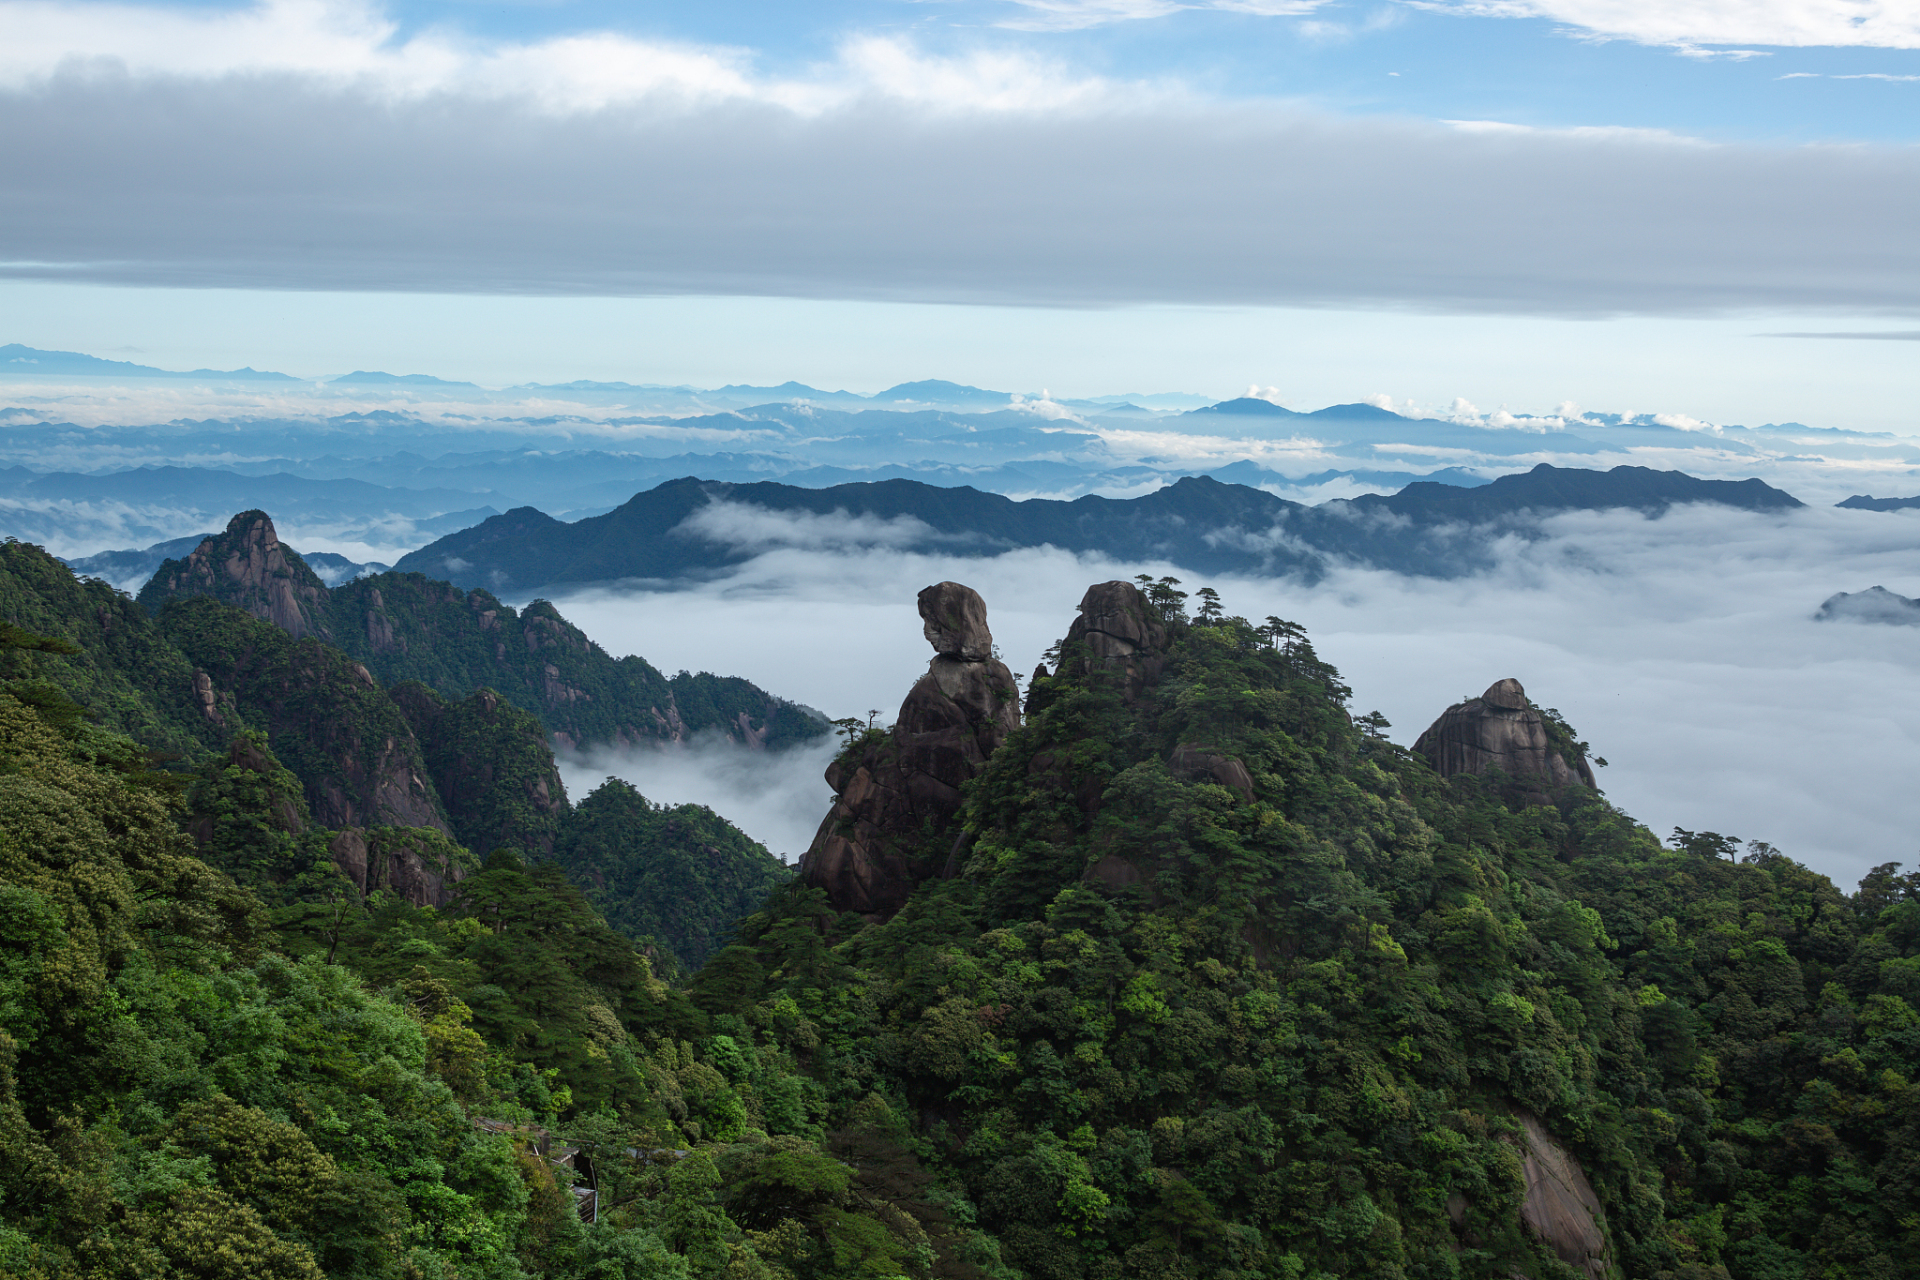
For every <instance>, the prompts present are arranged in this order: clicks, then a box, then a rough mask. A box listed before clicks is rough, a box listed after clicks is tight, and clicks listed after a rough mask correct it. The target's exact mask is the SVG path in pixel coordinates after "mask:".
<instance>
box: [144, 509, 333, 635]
mask: <svg viewBox="0 0 1920 1280" xmlns="http://www.w3.org/2000/svg"><path fill="white" fill-rule="evenodd" d="M179 596H212V597H213V598H214V599H216V600H219V601H222V602H224V603H226V604H231V605H235V606H237V607H239V608H241V609H245V610H246V611H247V612H248V613H250V614H252V615H253V616H254V617H256V618H259V619H260V620H261V621H263V622H271V623H273V625H275V626H276V627H279V628H280V629H281V630H282V631H285V632H286V633H287V634H288V635H290V636H292V637H293V638H294V639H296V640H298V639H300V638H301V637H302V636H314V637H317V638H318V639H321V640H325V639H329V638H330V637H329V634H328V627H327V621H326V614H327V584H326V583H324V582H322V581H321V580H320V575H318V574H316V573H315V572H314V571H313V570H312V569H309V568H308V567H307V563H306V561H304V560H302V559H301V558H300V556H299V553H297V552H295V551H294V550H293V549H292V548H291V547H288V546H286V545H285V544H284V543H282V542H281V541H280V536H279V534H277V533H275V532H274V528H273V520H272V519H271V518H270V517H269V516H268V515H267V513H266V512H264V511H242V512H241V513H240V514H239V515H237V516H235V517H234V518H233V519H232V520H229V521H228V522H227V529H226V532H225V533H221V534H217V535H215V536H214V537H211V538H208V539H207V540H206V541H205V542H202V543H201V544H200V545H199V546H197V547H195V548H194V549H193V550H192V551H191V552H189V553H188V555H187V557H186V558H185V559H184V560H169V561H167V562H166V563H164V564H162V565H161V566H160V568H159V570H158V571H156V572H155V573H154V575H153V577H152V579H151V580H150V581H148V583H147V585H146V586H145V587H142V588H141V590H140V597H139V598H140V603H141V604H143V605H145V606H147V608H149V609H157V608H158V607H159V606H160V605H161V604H163V603H164V602H166V601H167V600H170V599H174V598H176V597H179Z"/></svg>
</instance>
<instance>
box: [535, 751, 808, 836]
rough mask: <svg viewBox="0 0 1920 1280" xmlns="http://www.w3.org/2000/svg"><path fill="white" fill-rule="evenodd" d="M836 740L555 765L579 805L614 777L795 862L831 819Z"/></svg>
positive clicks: (563, 758) (601, 757) (596, 756)
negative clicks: (718, 821) (703, 810)
mask: <svg viewBox="0 0 1920 1280" xmlns="http://www.w3.org/2000/svg"><path fill="white" fill-rule="evenodd" d="M837 745H838V743H837V741H836V740H833V739H829V740H828V741H826V742H823V743H819V744H817V745H815V746H812V747H800V748H796V749H793V750H790V751H750V750H748V749H746V748H744V747H741V746H739V745H737V744H735V743H732V742H730V741H728V740H726V739H706V738H699V739H695V740H694V741H693V742H690V743H686V744H684V745H680V746H673V747H636V748H634V749H633V750H630V751H614V750H596V751H588V752H582V753H578V754H573V753H564V752H563V753H561V754H560V755H559V757H558V758H557V760H556V763H557V764H558V765H559V766H560V777H561V780H562V781H563V782H565V783H566V785H567V794H568V796H569V797H571V798H572V799H573V801H574V802H575V803H578V802H579V801H580V800H582V799H583V798H585V797H586V795H587V794H588V793H590V792H591V791H593V790H594V789H595V788H597V787H598V786H600V784H601V783H602V782H604V781H605V780H606V779H607V777H608V776H609V775H611V776H612V777H616V778H622V779H624V780H626V781H627V782H631V783H632V784H633V785H634V786H635V787H636V788H638V789H639V791H640V794H641V795H643V796H645V797H646V798H647V799H649V800H651V801H653V802H654V803H655V804H667V805H680V804H703V805H705V806H707V807H708V808H709V809H712V810H713V811H714V812H716V813H718V814H720V815H721V816H722V817H724V818H726V819H727V820H728V821H729V822H731V823H733V824H734V825H735V826H736V827H739V828H740V829H741V830H742V831H744V832H746V833H747V834H748V835H749V836H751V837H752V838H754V839H755V840H758V841H759V842H760V843H761V844H763V845H765V846H766V847H767V851H768V852H769V853H771V854H773V855H774V856H775V857H777V858H779V859H781V860H782V861H783V862H797V861H798V860H799V858H800V855H801V854H803V853H805V852H806V851H807V846H808V845H809V844H810V843H812V841H813V833H814V831H815V830H816V829H817V828H818V827H819V825H820V820H821V819H822V818H824V817H826V814H827V807H828V805H829V803H830V802H831V800H832V797H833V793H832V792H831V791H830V790H829V789H828V788H827V783H826V779H825V778H824V776H823V775H824V774H825V772H826V768H827V763H828V762H829V761H830V760H832V759H833V754H834V750H835V748H836V746H837Z"/></svg>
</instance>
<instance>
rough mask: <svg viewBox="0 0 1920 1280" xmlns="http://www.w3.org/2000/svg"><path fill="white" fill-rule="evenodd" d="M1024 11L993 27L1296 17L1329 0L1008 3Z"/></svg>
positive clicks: (1016, 0) (1077, 26) (1039, 0)
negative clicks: (1191, 15) (1194, 16)
mask: <svg viewBox="0 0 1920 1280" xmlns="http://www.w3.org/2000/svg"><path fill="white" fill-rule="evenodd" d="M1010 2H1011V3H1013V4H1017V5H1019V6H1020V8H1021V9H1023V10H1024V11H1025V12H1024V13H1023V14H1022V15H1021V16H1020V17H1016V18H1006V19H1003V20H1001V21H1000V22H999V23H997V24H995V25H997V26H1001V27H1005V28H1007V29H1008V30H1010V31H1084V30H1086V29H1087V28H1089V27H1104V26H1108V25H1110V24H1112V23H1116V22H1139V21H1142V20H1144V19H1150V18H1165V17H1170V16H1172V15H1173V14H1176V13H1182V12H1191V11H1203V12H1214V13H1245V14H1253V15H1255V16H1257V17H1262V18H1296V17H1301V16H1303V15H1305V14H1310V13H1312V12H1314V11H1315V10H1317V9H1319V8H1321V7H1322V6H1324V5H1326V4H1328V3H1329V2H1330V0H1198V2H1197V3H1196V2H1193V0H1010Z"/></svg>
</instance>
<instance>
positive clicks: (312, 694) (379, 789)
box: [158, 597, 450, 832]
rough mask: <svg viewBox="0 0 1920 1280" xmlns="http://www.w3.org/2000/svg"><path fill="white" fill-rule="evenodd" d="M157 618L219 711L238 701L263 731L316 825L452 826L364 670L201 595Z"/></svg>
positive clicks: (398, 720)
mask: <svg viewBox="0 0 1920 1280" xmlns="http://www.w3.org/2000/svg"><path fill="white" fill-rule="evenodd" d="M158 622H159V626H160V632H161V634H162V635H163V636H164V638H165V639H166V640H168V641H169V642H171V643H172V644H173V645H174V646H175V647H176V648H177V649H178V650H179V651H180V652H181V653H182V654H184V655H185V656H186V658H187V659H188V660H189V661H190V662H191V663H193V665H194V667H195V668H196V669H197V674H199V675H204V676H205V677H206V685H205V689H206V692H207V694H208V695H209V696H210V697H212V699H213V700H212V701H211V702H210V703H208V704H207V705H208V706H210V707H211V709H212V711H213V712H215V713H217V714H219V715H221V716H223V717H227V718H232V717H234V716H235V715H236V714H237V713H235V712H234V710H233V708H234V707H235V706H237V707H238V708H239V709H240V711H241V712H244V715H245V718H246V720H247V721H248V722H250V723H256V724H260V725H263V726H264V727H265V728H266V730H267V733H268V738H269V741H270V743H271V745H272V748H273V751H274V754H275V755H277V756H278V757H279V758H280V760H281V762H282V763H283V764H285V765H286V767H287V768H288V769H290V770H292V771H293V774H294V775H295V776H296V777H298V778H299V779H300V782H301V785H302V786H304V787H305V789H306V798H307V807H308V809H309V810H310V811H311V812H312V815H313V820H314V822H315V823H316V824H317V825H319V826H323V827H333V828H342V827H367V826H382V825H392V826H404V827H432V828H434V829H436V830H439V831H442V832H447V831H449V830H450V828H449V826H448V824H447V819H446V815H445V813H444V812H442V810H441V807H440V798H439V796H438V795H437V794H436V792H435V790H434V788H433V786H432V784H431V782H430V781H428V774H427V768H426V764H425V762H424V761H423V760H422V758H421V754H420V745H419V743H418V742H417V741H416V740H415V738H414V735H413V730H412V728H411V727H410V726H409V725H408V724H407V721H406V719H405V717H403V716H402V715H401V713H400V710H399V708H398V707H396V706H395V705H394V704H393V700H392V699H391V698H389V697H388V696H387V693H386V690H384V689H382V688H381V687H380V685H379V683H378V682H377V681H375V680H374V678H373V676H372V674H371V673H369V672H368V671H367V669H366V668H365V667H363V666H361V665H360V664H359V663H357V662H354V661H353V660H352V659H350V658H348V657H347V656H346V655H345V654H343V653H341V652H340V651H339V650H338V649H335V648H333V647H332V646H331V645H326V644H322V643H320V642H319V641H317V640H315V639H313V638H312V637H309V638H307V639H304V640H298V641H296V640H293V639H290V638H289V637H288V636H287V634H286V633H285V632H284V631H282V630H281V629H279V628H278V627H276V626H274V625H271V624H269V623H266V622H262V621H259V620H256V619H254V618H251V617H248V616H247V615H246V614H244V613H242V612H240V611H239V610H238V609H235V608H232V607H230V606H227V605H223V604H220V603H217V602H216V601H213V600H210V599H206V598H204V597H192V598H188V599H185V600H180V601H176V602H174V603H172V604H170V605H169V606H168V607H167V608H166V609H165V610H164V611H162V613H161V615H160V617H159V619H158ZM196 687H197V682H196ZM223 691H231V692H232V703H231V704H229V703H227V702H225V701H223V700H222V699H223V697H224V694H223Z"/></svg>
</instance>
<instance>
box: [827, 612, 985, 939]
mask: <svg viewBox="0 0 1920 1280" xmlns="http://www.w3.org/2000/svg"><path fill="white" fill-rule="evenodd" d="M919 603H920V618H921V622H922V626H923V629H924V632H925V634H926V637H927V642H928V643H929V644H931V645H932V646H933V648H934V657H933V661H932V662H930V663H929V664H928V666H927V674H926V675H924V676H921V677H920V679H919V681H918V682H917V683H916V684H915V685H914V686H913V688H912V690H911V691H909V692H908V694H907V698H906V701H905V702H903V703H901V704H900V715H899V718H898V719H897V720H896V721H895V722H894V727H893V731H892V732H891V733H890V734H887V735H885V736H884V737H876V738H875V739H873V740H870V741H869V742H867V743H866V744H865V745H863V746H862V747H860V748H859V749H858V750H857V751H856V752H855V753H853V754H852V755H850V756H842V757H841V758H840V759H838V760H835V761H834V762H833V764H832V765H830V766H829V767H828V769H827V785H828V786H830V787H832V788H833V791H834V804H833V808H832V809H831V810H830V811H829V812H828V813H827V817H826V820H825V821H823V822H822V823H821V824H820V830H819V832H818V833H817V834H816V835H815V836H814V838H813V844H812V845H811V846H810V847H809V848H808V849H807V852H806V854H805V856H803V857H802V858H801V860H800V875H801V878H802V879H803V880H804V881H805V882H806V883H808V884H811V885H818V886H820V887H822V888H824V889H826V891H827V896H828V898H829V899H830V900H831V901H832V903H833V905H834V906H835V907H837V908H838V909H840V910H842V911H858V912H860V913H861V914H863V915H867V916H871V917H875V918H883V917H886V916H890V915H892V914H893V913H894V912H895V911H898V910H899V909H900V907H901V906H902V905H903V904H904V903H905V902H906V900H907V898H908V897H909V896H910V895H911V894H912V893H913V890H914V888H915V887H916V886H918V885H919V884H920V882H921V881H923V880H925V879H927V878H928V877H930V876H933V875H936V874H938V873H939V872H940V871H941V869H942V868H943V866H944V865H945V863H946V861H947V859H948V854H949V852H950V850H951V847H952V845H953V833H952V831H951V829H950V828H951V826H952V823H953V816H954V814H955V813H957V812H958V811H959V808H960V787H961V785H962V784H963V783H965V782H966V781H967V780H968V779H969V778H972V777H973V776H974V775H975V774H977V773H978V772H980V770H981V769H982V768H984V767H985V766H986V763H987V757H988V756H989V755H991V754H992V753H993V750H994V748H996V747H998V746H999V745H1000V744H1001V743H1002V742H1004V741H1005V740H1006V737H1007V735H1008V734H1009V733H1011V732H1012V731H1013V730H1014V729H1016V728H1018V727H1019V725H1020V704H1019V694H1018V690H1017V689H1016V688H1015V686H1014V683H1013V673H1012V672H1010V671H1008V670H1007V667H1006V664H1004V663H1002V662H1000V661H998V660H996V659H995V658H994V657H993V656H992V655H993V633H992V632H990V631H989V630H988V629H987V606H986V602H985V601H984V600H982V599H981V598H980V593H979V592H977V591H975V590H974V589H973V588H971V587H966V586H962V585H960V584H959V583H957V582H941V583H936V584H935V585H933V586H931V587H928V588H927V589H926V590H924V591H922V592H921V593H920V601H919Z"/></svg>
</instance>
